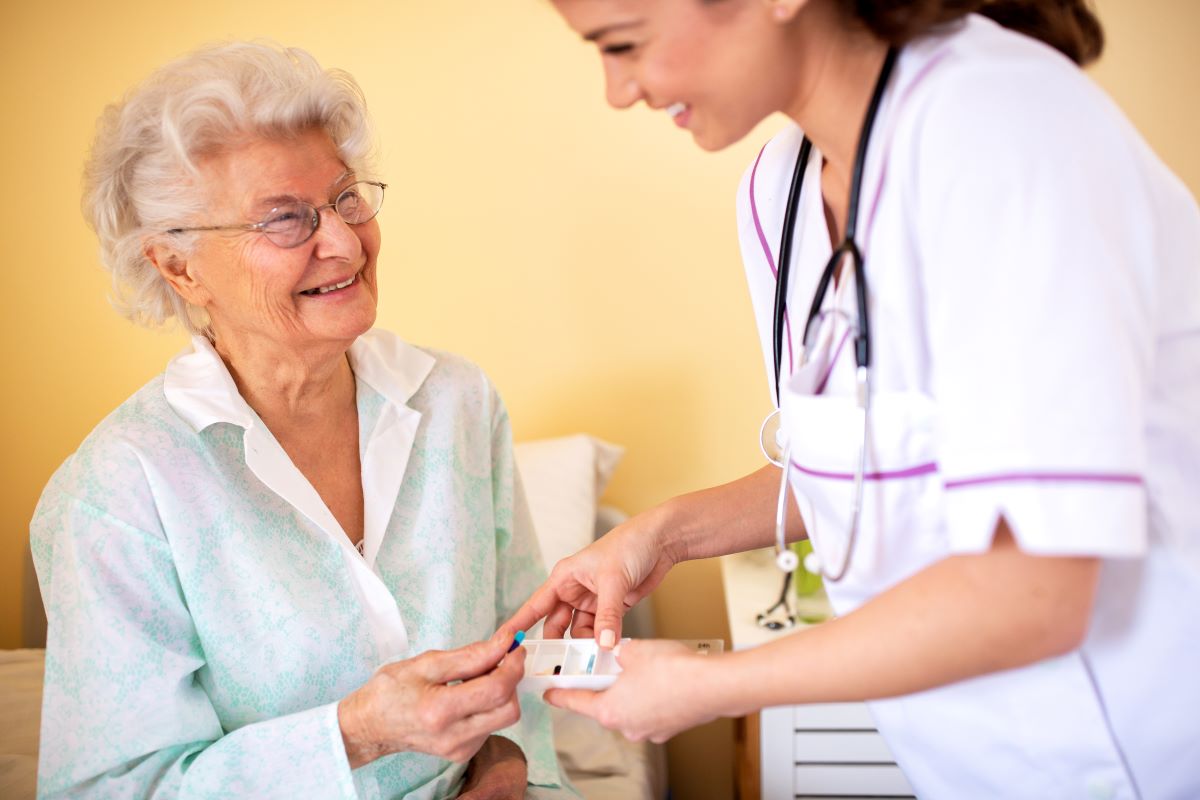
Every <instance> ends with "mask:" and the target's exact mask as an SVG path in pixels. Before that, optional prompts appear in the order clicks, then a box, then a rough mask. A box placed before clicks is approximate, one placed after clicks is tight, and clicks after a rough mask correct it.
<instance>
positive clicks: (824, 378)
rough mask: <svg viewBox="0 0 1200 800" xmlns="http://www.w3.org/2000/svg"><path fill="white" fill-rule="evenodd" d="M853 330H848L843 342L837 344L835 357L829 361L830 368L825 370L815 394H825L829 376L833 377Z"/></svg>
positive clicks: (843, 335)
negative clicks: (839, 357)
mask: <svg viewBox="0 0 1200 800" xmlns="http://www.w3.org/2000/svg"><path fill="white" fill-rule="evenodd" d="M851 330H852V329H851V328H846V330H845V331H844V332H843V333H842V340H841V341H840V342H838V343H837V347H836V348H835V349H834V351H833V357H832V358H830V359H829V368H828V369H826V370H825V374H824V375H822V376H821V380H820V381H819V382H818V383H817V388H816V389H814V390H813V394H824V393H825V385H826V384H827V383H829V376H831V375H833V368H834V367H835V366H837V360H838V356H840V355H841V354H842V348H843V347H845V346H846V342H847V340H849V339H850V331H851Z"/></svg>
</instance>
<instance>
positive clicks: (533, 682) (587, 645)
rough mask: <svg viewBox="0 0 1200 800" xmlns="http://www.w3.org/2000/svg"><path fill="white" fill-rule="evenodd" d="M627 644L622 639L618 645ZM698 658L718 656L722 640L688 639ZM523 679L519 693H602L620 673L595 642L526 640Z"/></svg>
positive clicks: (611, 657) (610, 656)
mask: <svg viewBox="0 0 1200 800" xmlns="http://www.w3.org/2000/svg"><path fill="white" fill-rule="evenodd" d="M628 641H630V640H629V639H622V640H621V643H622V644H624V643H625V642H628ZM681 644H685V645H688V646H689V647H691V648H692V649H693V650H694V651H695V652H696V653H697V654H699V655H705V654H707V653H720V652H722V651H723V650H724V649H725V642H724V641H722V640H721V639H689V640H682V641H681ZM521 647H523V648H525V651H526V652H525V677H524V678H522V679H521V682H520V683H519V684H518V685H517V689H518V691H522V692H530V693H535V694H541V693H542V692H544V691H546V690H547V689H551V688H560V689H605V688H607V687H608V686H611V685H612V682H613V681H615V680H616V679H617V675H619V674H620V672H621V665H620V664H618V663H617V658H616V656H614V655H613V651H612V650H601V649H600V647H599V645H597V644H596V640H595V639H526V640H525V641H524V642H522V643H521Z"/></svg>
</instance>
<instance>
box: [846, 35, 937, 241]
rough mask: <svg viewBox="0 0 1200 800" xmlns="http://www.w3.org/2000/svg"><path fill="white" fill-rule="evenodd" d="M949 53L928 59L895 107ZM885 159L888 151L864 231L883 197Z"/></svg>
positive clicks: (901, 103)
mask: <svg viewBox="0 0 1200 800" xmlns="http://www.w3.org/2000/svg"><path fill="white" fill-rule="evenodd" d="M949 52H950V51H949V50H944V51H942V52H941V53H939V54H938V55H936V56H934V57H933V58H931V59H929V61H927V62H926V63H925V66H923V67H921V71H920V72H918V73H917V74H916V75H914V76H913V79H912V80H911V81H910V82H909V84H908V86H906V87H904V94H902V95H901V96H900V97H899V98H898V99H897V100H896V106H897V107H899V106H902V105H904V102H905V101H906V100H908V96H909V95H911V94H912V93H913V90H914V89H915V88H917V86H919V85H920V83H921V81H922V80H924V79H925V76H926V75H928V74H929V71H930V70H932V69H933V68H934V67H936V66H937V65H938V63H939V62H941V60H942V59H943V58H945V57H946V56H947V55H949ZM887 157H888V151H885V152H884V155H883V166H881V167H880V168H879V183H878V184H877V185H876V187H875V197H874V198H873V199H872V200H871V212H870V213H869V214H867V227H866V230H872V229H874V227H875V211H876V210H877V209H878V208H879V200H880V198H882V197H883V184H884V183H885V182H886V181H887V171H888V158H887Z"/></svg>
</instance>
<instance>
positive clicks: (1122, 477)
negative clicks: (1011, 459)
mask: <svg viewBox="0 0 1200 800" xmlns="http://www.w3.org/2000/svg"><path fill="white" fill-rule="evenodd" d="M989 483H1125V484H1131V485H1136V486H1140V485H1142V484H1143V483H1145V481H1144V480H1143V479H1142V476H1141V475H1129V474H1120V473H1111V472H1006V473H1000V474H997V475H976V476H975V477H972V478H955V479H954V480H948V481H946V488H947V489H964V488H967V487H970V486H984V485H987V484H989Z"/></svg>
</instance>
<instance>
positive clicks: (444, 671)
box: [338, 635, 525, 768]
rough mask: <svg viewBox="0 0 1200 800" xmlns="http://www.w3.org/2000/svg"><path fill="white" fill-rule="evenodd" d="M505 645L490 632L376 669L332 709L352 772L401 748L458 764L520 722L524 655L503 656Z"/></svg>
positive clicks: (505, 641)
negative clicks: (494, 735)
mask: <svg viewBox="0 0 1200 800" xmlns="http://www.w3.org/2000/svg"><path fill="white" fill-rule="evenodd" d="M510 644H512V640H511V638H508V637H504V636H500V635H497V636H493V637H492V638H491V639H488V640H487V641H484V642H476V643H475V644H471V645H468V646H467V647H462V648H459V649H457V650H447V651H441V650H431V651H429V652H426V653H422V654H421V655H419V656H416V657H414V658H409V659H406V660H404V661H397V662H395V663H392V664H386V665H384V666H383V667H380V668H379V669H378V670H377V671H376V672H375V674H374V675H372V676H371V679H370V680H369V681H367V682H366V683H365V684H364V685H363V686H362V687H361V688H360V689H358V690H357V691H355V692H352V693H351V694H349V695H347V696H346V697H345V698H344V699H343V700H342V701H341V703H339V704H338V723H339V724H340V725H341V729H342V739H343V741H344V742H345V745H346V756H347V758H348V759H349V760H350V766H351V768H357V767H361V766H362V765H364V764H367V763H369V762H371V761H374V760H375V759H377V758H379V757H381V756H385V755H389V754H391V753H400V752H408V751H415V752H420V753H429V754H430V755H434V756H438V757H439V758H445V759H447V760H450V761H457V762H459V763H463V762H466V761H467V760H468V759H470V758H471V757H472V756H474V755H475V753H476V752H477V751H478V750H479V748H480V747H481V746H482V745H483V743H484V741H485V740H486V739H487V738H488V736H489V735H490V734H491V733H492V732H493V731H496V730H499V729H500V728H505V727H508V726H509V725H512V724H513V723H515V722H516V721H517V720H518V719H520V717H521V709H520V706H519V705H518V703H517V694H516V689H517V682H518V681H520V680H521V676H522V675H523V674H524V670H525V651H524V649H523V648H519V647H518V648H517V649H516V650H514V651H513V652H511V653H508V652H507V651H508V647H509V645H510ZM457 681H461V683H456V682H457Z"/></svg>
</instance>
